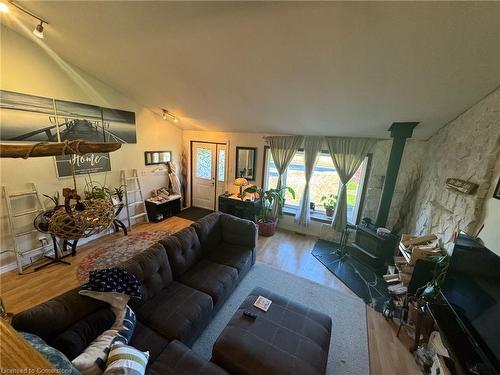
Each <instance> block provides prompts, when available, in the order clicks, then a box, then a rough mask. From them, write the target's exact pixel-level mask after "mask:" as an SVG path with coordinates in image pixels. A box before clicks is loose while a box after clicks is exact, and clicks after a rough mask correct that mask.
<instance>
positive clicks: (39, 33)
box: [33, 21, 43, 39]
mask: <svg viewBox="0 0 500 375" xmlns="http://www.w3.org/2000/svg"><path fill="white" fill-rule="evenodd" d="M33 34H35V36H36V37H37V38H40V39H43V21H40V23H39V24H38V25H36V27H35V30H33Z"/></svg>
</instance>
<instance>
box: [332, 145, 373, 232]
mask: <svg viewBox="0 0 500 375" xmlns="http://www.w3.org/2000/svg"><path fill="white" fill-rule="evenodd" d="M376 142H377V140H376V139H372V138H339V137H327V138H326V143H327V145H328V151H329V152H330V156H331V158H332V161H333V165H334V166H335V169H337V173H338V174H339V177H340V192H339V196H338V199H337V206H336V207H335V212H334V214H333V220H332V224H331V227H332V228H333V229H334V230H335V231H337V232H341V231H343V230H344V228H345V227H346V226H347V183H348V182H349V180H350V179H351V178H352V176H354V173H356V171H357V170H358V168H359V166H360V165H361V163H362V162H363V160H364V159H365V157H366V155H368V153H370V151H371V150H372V149H373V146H375V143H376Z"/></svg>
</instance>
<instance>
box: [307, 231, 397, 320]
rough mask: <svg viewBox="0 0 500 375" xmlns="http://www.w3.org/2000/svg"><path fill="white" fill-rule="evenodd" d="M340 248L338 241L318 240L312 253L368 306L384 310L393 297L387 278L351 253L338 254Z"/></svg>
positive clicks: (380, 310)
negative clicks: (388, 287) (388, 288)
mask: <svg viewBox="0 0 500 375" xmlns="http://www.w3.org/2000/svg"><path fill="white" fill-rule="evenodd" d="M338 248H339V244H337V243H334V242H330V241H325V240H318V241H317V242H316V244H315V245H314V248H313V250H312V252H311V254H312V255H313V256H314V257H315V258H316V259H317V260H319V261H320V262H321V263H322V264H323V265H324V266H325V267H326V268H328V270H329V271H330V272H332V273H333V274H334V275H335V276H336V277H337V278H338V279H340V281H342V282H343V283H344V284H345V285H346V286H347V287H348V288H349V289H351V290H352V291H353V292H354V293H355V294H356V295H357V296H358V297H360V298H361V299H362V300H363V301H365V303H366V304H367V305H368V306H371V307H372V308H374V309H375V310H376V311H378V312H382V310H383V308H384V303H385V302H386V301H388V300H389V299H390V298H391V297H390V294H389V291H388V290H387V285H386V284H387V283H386V282H385V280H384V279H383V278H382V277H380V276H378V275H377V274H376V273H375V272H374V271H373V270H372V269H371V268H369V267H367V266H365V265H364V264H362V263H360V262H359V261H357V260H356V259H354V258H353V257H351V256H350V255H349V254H346V255H344V256H340V255H338V254H337V250H338Z"/></svg>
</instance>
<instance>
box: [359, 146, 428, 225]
mask: <svg viewBox="0 0 500 375" xmlns="http://www.w3.org/2000/svg"><path fill="white" fill-rule="evenodd" d="M391 147H392V140H383V141H379V142H378V143H377V145H376V146H375V149H374V150H373V157H372V166H371V171H370V176H369V179H368V186H367V190H366V196H365V204H364V206H363V211H362V215H361V217H369V218H371V219H372V220H373V221H375V218H376V217H377V211H378V206H379V203H380V195H381V193H382V185H383V181H384V177H385V174H386V171H387V162H388V160H389V153H390V152H391ZM426 147H427V142H425V141H417V140H412V139H409V140H408V141H407V143H406V146H405V150H404V153H403V158H402V160H401V166H400V169H399V174H398V179H397V181H396V188H395V190H394V197H393V199H392V202H391V209H390V212H389V218H388V220H387V227H388V228H389V229H392V228H393V227H394V224H395V223H396V221H397V217H398V214H399V211H400V209H401V207H402V203H403V198H404V192H405V190H406V187H407V185H408V182H409V181H411V180H412V176H413V175H414V173H415V172H416V171H417V170H418V169H419V168H420V167H421V163H422V159H423V157H424V155H425V152H426Z"/></svg>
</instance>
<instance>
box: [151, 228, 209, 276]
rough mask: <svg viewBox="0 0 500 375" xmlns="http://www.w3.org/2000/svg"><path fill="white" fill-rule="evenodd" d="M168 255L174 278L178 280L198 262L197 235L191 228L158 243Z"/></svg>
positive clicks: (199, 251)
mask: <svg viewBox="0 0 500 375" xmlns="http://www.w3.org/2000/svg"><path fill="white" fill-rule="evenodd" d="M160 242H161V243H162V244H163V246H164V247H165V250H166V251H167V254H168V259H169V261H170V265H171V266H172V272H173V275H174V278H176V279H177V278H179V277H180V276H181V275H182V274H183V273H184V272H186V271H187V270H188V269H189V268H191V267H192V266H193V265H194V264H195V263H196V262H198V261H199V260H200V258H201V256H202V252H201V245H200V241H199V240H198V235H197V234H196V231H195V230H194V228H192V227H188V228H184V229H183V230H181V231H179V232H177V233H174V234H172V235H171V236H168V237H165V238H164V239H162V240H161V241H160Z"/></svg>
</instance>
